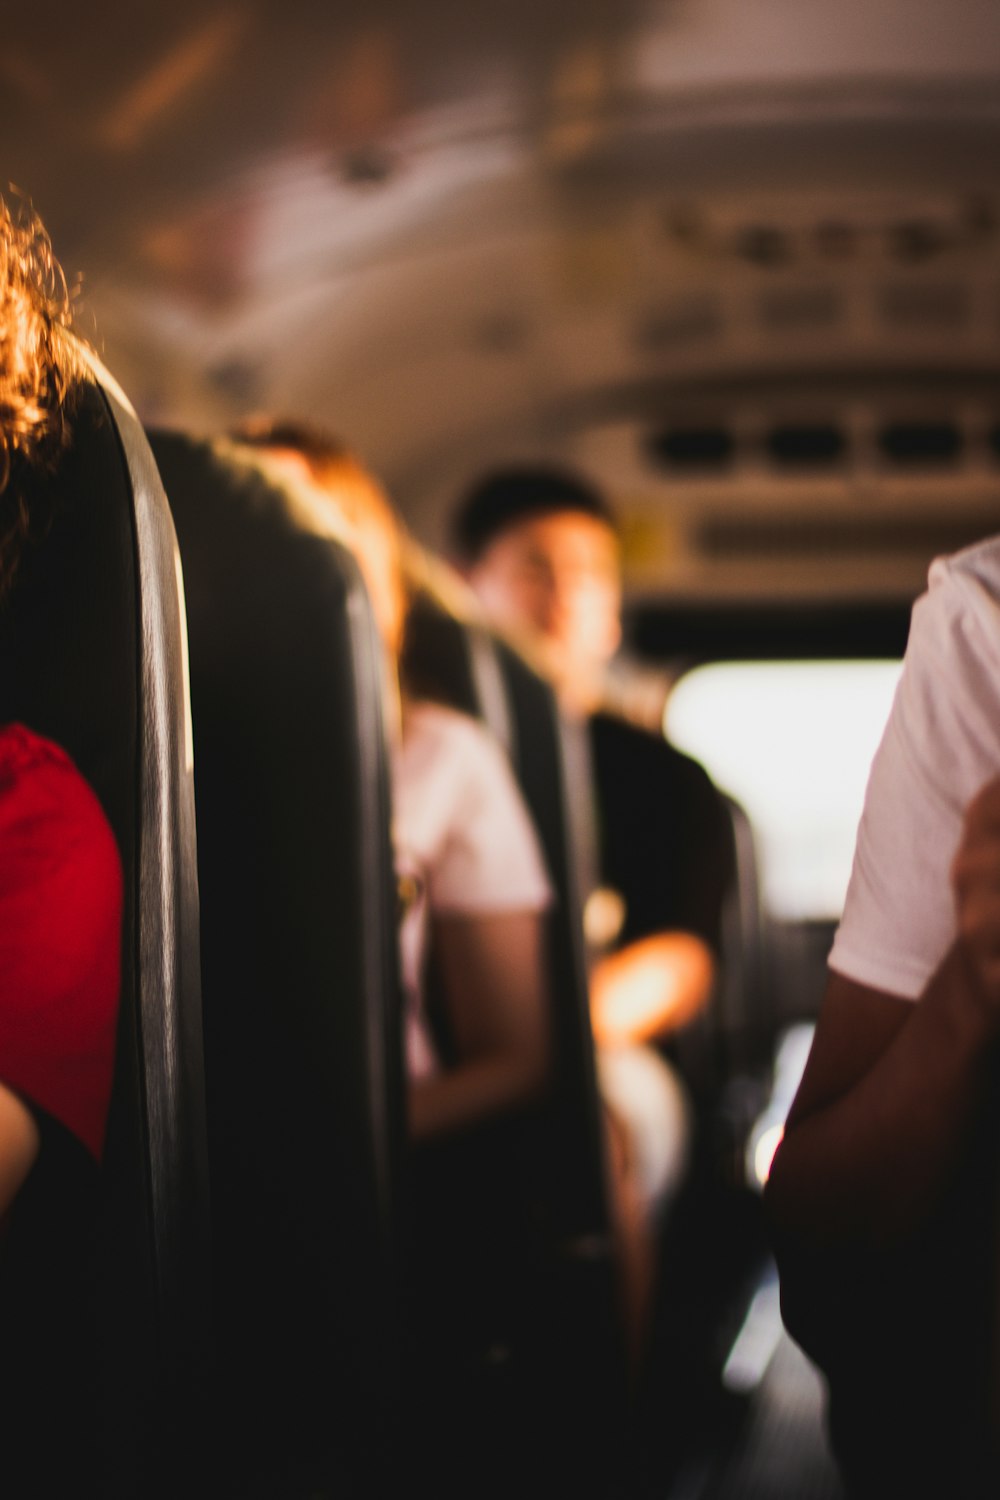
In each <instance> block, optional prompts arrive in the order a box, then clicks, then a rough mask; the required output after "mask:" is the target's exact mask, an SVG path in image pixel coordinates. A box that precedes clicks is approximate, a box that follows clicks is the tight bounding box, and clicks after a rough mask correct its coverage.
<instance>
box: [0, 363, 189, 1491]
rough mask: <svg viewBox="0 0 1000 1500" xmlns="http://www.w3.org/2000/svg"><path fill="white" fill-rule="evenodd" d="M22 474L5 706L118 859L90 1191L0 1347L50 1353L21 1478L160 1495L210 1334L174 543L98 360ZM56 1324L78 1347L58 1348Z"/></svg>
mask: <svg viewBox="0 0 1000 1500" xmlns="http://www.w3.org/2000/svg"><path fill="white" fill-rule="evenodd" d="M30 483H31V487H30V488H29V490H28V491H27V496H26V498H27V500H28V506H29V512H31V513H36V514H37V513H42V512H44V513H46V514H49V513H50V514H51V521H50V523H49V524H48V526H47V528H46V529H45V531H44V534H43V535H42V536H41V537H40V539H39V540H37V541H36V542H35V543H34V544H33V545H31V546H29V547H28V549H27V550H26V552H25V554H24V557H23V560H22V563H21V567H20V570H19V573H18V576H17V579H16V582H15V586H14V590H13V593H12V595H11V597H10V599H9V600H8V601H7V602H6V604H5V605H4V607H3V609H2V610H0V721H2V722H4V723H6V722H12V721H20V722H23V723H25V724H26V725H28V726H29V727H30V728H32V729H33V730H35V731H36V732H38V733H40V734H42V735H45V736H47V737H49V738H51V739H53V740H55V741H57V742H58V743H59V744H60V745H62V746H63V748H64V749H66V750H67V751H68V753H69V754H70V756H71V757H72V759H73V760H74V761H75V763H76V765H77V766H78V768H79V770H80V771H81V772H82V774H83V775H84V777H85V778H86V779H87V780H88V781H89V782H90V784H91V786H92V787H93V788H94V790H95V792H96V793H97V796H98V798H99V799H100V801H101V803H102V805H103V807H104V810H105V813H106V814H107V817H108V819H109V822H110V824H111V827H112V829H113V831H114V834H115V837H116V840H117V843H118V848H119V851H120V854H121V859H122V867H123V874H124V920H123V934H122V988H121V1004H120V1013H119V1024H118V1034H117V1053H116V1062H115V1072H114V1082H113V1092H112V1099H111V1107H110V1114H109V1120H108V1133H107V1142H106V1149H105V1158H104V1165H103V1169H102V1172H101V1174H100V1178H99V1182H98V1186H97V1188H96V1190H95V1191H96V1194H97V1203H96V1206H94V1211H93V1214H92V1216H91V1215H90V1214H89V1212H88V1214H87V1215H85V1216H84V1217H83V1219H82V1220H81V1227H80V1232H79V1236H75V1235H73V1234H71V1235H69V1236H68V1242H67V1243H66V1244H65V1245H64V1246H62V1247H61V1248H62V1250H63V1251H64V1252H65V1253H64V1254H63V1255H62V1257H61V1259H60V1262H59V1267H58V1271H57V1272H56V1271H54V1269H53V1266H52V1264H51V1263H50V1261H49V1258H48V1256H47V1254H46V1247H45V1246H39V1247H38V1256H37V1261H36V1267H37V1276H38V1281H39V1284H38V1285H37V1286H31V1285H27V1286H24V1287H23V1290H19V1292H18V1296H19V1298H21V1299H22V1300H23V1304H24V1305H26V1306H30V1305H31V1299H39V1300H40V1305H41V1306H43V1307H45V1306H46V1305H50V1306H52V1307H58V1308H60V1309H61V1311H60V1312H59V1314H58V1316H59V1317H63V1316H65V1319H66V1323H65V1328H63V1327H59V1326H56V1324H55V1319H56V1316H57V1315H56V1314H55V1313H53V1314H52V1316H51V1317H50V1318H49V1322H48V1324H47V1325H44V1326H48V1327H49V1330H50V1335H51V1338H52V1346H51V1347H49V1348H46V1349H44V1350H43V1351H42V1354H41V1355H39V1351H38V1349H37V1348H35V1347H33V1348H31V1349H29V1350H27V1351H19V1350H17V1349H16V1348H12V1347H11V1344H10V1340H9V1338H6V1339H5V1341H4V1348H3V1358H4V1365H5V1367H7V1368H11V1367H13V1368H15V1369H17V1368H18V1364H19V1361H20V1360H21V1358H22V1354H23V1358H24V1361H25V1365H24V1368H25V1369H26V1370H35V1369H37V1366H38V1361H39V1359H40V1358H41V1360H42V1364H43V1369H44V1371H45V1374H44V1377H43V1383H42V1384H41V1386H40V1387H39V1386H37V1385H35V1384H34V1383H33V1381H32V1379H31V1377H30V1376H28V1375H26V1376H25V1378H24V1381H23V1382H22V1386H23V1387H24V1386H26V1389H25V1396H26V1399H27V1401H28V1403H29V1405H30V1407H31V1408H32V1412H29V1413H28V1414H27V1416H26V1418H25V1422H26V1425H27V1428H28V1429H30V1427H31V1424H32V1420H33V1417H32V1413H34V1414H35V1415H37V1413H39V1412H41V1413H43V1414H44V1439H43V1447H42V1449H41V1450H40V1451H39V1452H38V1454H37V1470H32V1472H33V1473H34V1479H33V1486H37V1488H35V1487H33V1488H32V1490H31V1493H48V1491H47V1490H46V1489H45V1488H44V1486H45V1483H46V1481H45V1480H44V1479H42V1478H41V1477H40V1476H41V1474H42V1473H44V1472H46V1465H47V1463H48V1461H49V1458H50V1456H51V1455H52V1454H53V1453H57V1452H58V1450H59V1449H60V1446H62V1447H63V1449H64V1450H65V1453H64V1457H65V1461H66V1463H67V1464H68V1465H69V1466H70V1472H71V1474H72V1486H73V1489H74V1490H76V1491H77V1492H80V1493H88V1494H90V1493H96V1494H115V1495H117V1494H121V1495H135V1494H148V1495H157V1494H160V1493H163V1494H172V1493H175V1488H174V1486H175V1483H176V1481H177V1479H178V1476H179V1475H180V1474H185V1475H187V1476H188V1477H189V1480H190V1482H191V1486H192V1488H193V1487H194V1482H193V1470H192V1463H191V1453H192V1449H193V1447H194V1446H195V1445H196V1443H197V1435H198V1432H199V1425H198V1423H199V1415H200V1411H201V1403H202V1401H203V1398H204V1395H205V1387H206V1378H207V1373H208V1366H209V1359H210V1341H211V1318H210V1305H209V1304H210V1292H209V1287H210V1282H209V1266H210V1256H209V1225H208V1198H207V1174H206V1148H205V1131H204V1095H203V1077H202V1053H201V1011H200V993H199V984H200V980H199V964H198V905H197V872H196V849H195V828H194V802H193V779H192V766H191V760H190V743H191V741H190V719H189V704H188V699H187V686H186V660H185V645H184V626H183V599H182V594H181V585H180V572H179V568H178V565H177V551H176V543H175V538H174V532H173V526H172V523H171V519H170V513H169V510H168V508H167V505H166V501H165V498H164V496H163V491H162V488H161V486H160V482H159V477H158V475H157V472H156V468H155V465H154V464H153V461H152V457H151V455H150V452H149V448H148V445H147V444H146V440H145V438H144V436H143V433H142V430H141V428H140V427H139V424H138V422H137V420H136V417H135V414H134V413H133V412H132V410H131V408H130V407H129V406H128V403H127V402H126V401H125V398H124V397H123V396H121V393H120V392H119V391H118V390H117V388H116V387H115V386H114V385H113V382H111V381H110V378H109V377H107V376H106V375H104V373H103V372H100V371H98V370H97V368H96V365H95V366H94V374H93V378H87V379H85V380H84V381H82V382H81V384H80V387H79V390H78V391H77V393H76V396H75V399H74V409H73V414H72V418H71V440H70V443H69V445H68V446H67V447H66V449H65V450H64V451H63V453H62V454H61V456H60V458H59V461H58V465H57V467H56V469H55V471H54V472H50V473H45V474H41V475H37V476H35V477H34V478H33V479H32V480H31V482H30ZM18 1228H19V1230H21V1229H23V1228H24V1226H23V1225H21V1224H19V1225H18ZM28 1232H30V1226H28ZM56 1274H58V1276H59V1279H60V1285H59V1286H55V1285H54V1284H53V1278H54V1276H55V1275H56ZM37 1326H38V1330H39V1332H38V1338H39V1340H41V1341H44V1337H45V1335H44V1334H43V1333H42V1332H41V1331H40V1330H41V1328H42V1326H43V1324H42V1322H41V1321H39V1323H38V1325H37ZM71 1337H75V1338H77V1339H79V1340H81V1341H82V1344H83V1348H82V1350H81V1349H75V1350H74V1349H72V1348H70V1347H68V1341H69V1340H70V1338H71ZM65 1403H70V1404H71V1405H72V1406H73V1407H74V1412H73V1414H72V1415H71V1414H70V1413H68V1412H67V1411H66V1409H65ZM77 1409H78V1410H77ZM81 1412H82V1413H85V1415H80V1413H81ZM3 1417H4V1421H5V1423H7V1424H9V1426H6V1427H5V1432H4V1437H3V1441H2V1447H3V1455H4V1456H3V1460H2V1467H3V1473H4V1476H5V1482H9V1480H10V1468H9V1464H10V1452H11V1441H12V1439H13V1438H14V1436H15V1435H17V1434H19V1432H20V1423H19V1418H18V1415H17V1414H16V1412H14V1411H12V1410H11V1409H10V1408H9V1407H7V1408H5V1410H4V1413H3ZM71 1433H72V1434H73V1435H72V1437H71V1436H70V1434H71ZM74 1444H78V1445H79V1447H74ZM15 1492H16V1488H15V1489H12V1490H11V1493H15Z"/></svg>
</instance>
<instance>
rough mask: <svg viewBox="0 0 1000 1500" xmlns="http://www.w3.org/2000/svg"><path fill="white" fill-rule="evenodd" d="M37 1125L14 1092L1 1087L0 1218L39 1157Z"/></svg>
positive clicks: (1, 1085) (0, 1085)
mask: <svg viewBox="0 0 1000 1500" xmlns="http://www.w3.org/2000/svg"><path fill="white" fill-rule="evenodd" d="M38 1146H39V1138H38V1126H37V1125H36V1124H35V1119H34V1116H33V1115H32V1113H31V1111H30V1110H29V1109H28V1107H27V1105H26V1104H25V1103H24V1101H23V1100H22V1099H20V1098H19V1097H18V1095H17V1094H15V1093H14V1092H13V1090H11V1089H8V1088H6V1087H5V1086H4V1085H3V1084H0V1215H2V1214H4V1213H6V1211H7V1209H8V1208H9V1207H10V1205H11V1204H12V1203H13V1201H14V1199H15V1198H16V1197H17V1194H18V1192H19V1191H20V1188H21V1185H22V1183H23V1182H24V1179H25V1178H26V1177H27V1175H28V1173H29V1172H30V1171H31V1168H32V1167H33V1166H34V1163H35V1158H36V1156H37V1155H38Z"/></svg>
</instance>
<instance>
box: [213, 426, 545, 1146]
mask: <svg viewBox="0 0 1000 1500" xmlns="http://www.w3.org/2000/svg"><path fill="white" fill-rule="evenodd" d="M236 436H237V438H238V440H240V441H242V442H244V443H247V444H250V445H252V446H254V447H255V448H257V449H261V450H264V451H265V453H266V455H267V458H268V460H269V462H270V463H271V464H272V465H277V466H278V468H279V469H280V470H281V471H282V475H281V477H282V478H283V479H284V480H285V481H286V482H288V481H289V480H291V482H292V483H293V484H297V485H299V486H303V485H304V486H305V487H306V489H307V490H309V491H311V493H312V495H313V497H316V498H317V499H318V503H319V504H320V505H321V506H322V507H324V508H326V509H327V510H332V511H333V512H334V513H335V515H336V519H337V523H338V525H339V526H340V528H341V530H342V533H343V540H344V541H346V543H347V545H348V546H350V548H351V550H352V551H353V552H354V555H355V557H356V558H357V560H358V563H359V566H360V568H361V572H362V576H363V578H364V581H365V584H366V587H367V590H368V594H369V597H370V599H371V602H372V608H373V612H374V614H375V621H376V624H377V626H378V628H379V632H380V634H381V637H382V641H383V644H384V646H385V648H386V654H387V657H388V666H389V673H390V676H391V677H393V678H394V677H395V669H396V665H397V662H398V656H399V648H400V644H401V641H402V636H403V629H404V624H405V617H406V608H407V600H406V591H405V586H404V582H403V570H402V542H401V531H400V525H399V523H398V521H397V520H396V517H395V514H394V512H393V510H392V507H391V506H390V504H389V501H388V500H387V499H386V497H385V494H384V493H383V491H382V490H381V488H380V486H379V485H378V483H377V481H376V480H375V479H374V478H373V477H372V476H371V475H370V474H369V473H368V472H367V471H366V470H365V469H364V468H363V466H362V465H361V463H360V462H359V461H358V459H357V458H355V457H354V455H353V454H352V453H351V452H350V451H349V450H347V449H346V448H343V447H341V446H340V445H339V444H337V443H336V442H335V441H334V440H331V439H328V438H326V437H325V435H323V434H322V433H316V432H313V431H312V430H311V429H309V428H307V427H304V426H299V425H298V424H293V423H273V422H270V421H267V420H265V421H262V422H258V423H252V424H248V425H246V426H245V427H244V428H243V429H241V430H240V431H238V432H237V434H236ZM393 701H394V702H395V705H396V707H397V708H399V700H398V696H396V697H395V698H394V699H393ZM388 717H389V719H390V720H392V719H393V718H394V719H395V721H396V722H395V723H394V724H393V725H392V726H391V727H392V728H393V731H394V743H393V744H392V746H391V755H392V761H391V764H392V794H393V823H394V827H393V846H394V850H395V855H396V861H397V870H398V875H399V879H400V891H401V896H402V899H403V908H404V912H403V920H402V924H401V934H400V944H401V968H402V978H403V986H404V992H405V995H404V998H405V1006H406V1012H405V1025H406V1038H405V1039H406V1062H407V1077H408V1086H409V1098H408V1103H409V1109H408V1113H409V1128H410V1134H411V1136H412V1137H413V1138H414V1139H415V1140H423V1139H427V1138H429V1137H435V1136H440V1135H445V1134H448V1133H450V1132H453V1131H459V1130H463V1129H467V1128H469V1127H472V1126H474V1125H476V1124H478V1123H480V1122H481V1121H484V1120H486V1119H489V1118H491V1117H493V1116H495V1115H497V1114H500V1113H503V1112H505V1111H508V1110H512V1109H515V1108H517V1107H518V1106H520V1105H523V1104H526V1103H528V1102H529V1101H530V1100H531V1099H532V1098H534V1097H536V1096H537V1095H538V1094H539V1093H540V1092H541V1091H542V1090H543V1088H544V1086H545V1082H546V1079H547V1076H548V1051H549V1039H548V1024H547V1021H548V1015H547V1003H546V980H545V967H544V959H543V913H544V911H545V908H546V907H547V906H548V905H549V902H550V900H551V889H550V886H549V881H548V876H547V874H546V872H545V867H544V863H543V860H542V855H541V851H540V848H539V844H538V840H537V837H536V834H535V830H534V827H533V825H532V823H531V821H530V818H529V817H528V814H527V811H526V810H525V808H524V805H523V803H522V801H521V797H520V793H519V791H518V789H517V786H516V785H515V782H514V778H513V774H512V772H511V770H510V768H509V766H508V765H507V762H506V760H505V758H504V756H503V754H502V752H501V751H500V749H499V748H498V747H497V746H496V745H495V744H494V743H493V742H492V740H491V739H490V737H489V735H488V734H487V733H486V731H485V730H484V729H482V728H481V726H480V725H478V724H476V723H475V722H474V721H473V720H471V719H465V718H463V716H461V715H459V714H456V713H452V712H449V711H447V710H445V709H441V708H438V707H436V706H435V705H432V704H427V703H414V702H412V701H409V700H407V699H406V698H405V696H404V698H403V700H402V704H401V711H400V712H397V713H396V714H395V715H393V714H392V713H390V714H389V715H388ZM432 940H433V947H434V956H435V964H436V970H437V975H438V978H439V980H440V986H439V988H440V991H441V997H442V1001H443V1005H444V1008H445V1010H446V1016H445V1017H444V1020H445V1023H446V1026H447V1030H448V1032H449V1034H450V1037H451V1040H452V1043H453V1048H454V1054H455V1056H454V1059H453V1060H452V1061H451V1063H450V1065H449V1066H447V1067H444V1066H442V1064H441V1059H440V1057H439V1054H438V1049H437V1047H436V1045H435V1042H434V1037H433V1030H432V1026H431V1018H430V1017H429V1016H428V1013H427V996H426V968H427V957H428V949H429V946H430V943H431V941H432Z"/></svg>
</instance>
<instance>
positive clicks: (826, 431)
mask: <svg viewBox="0 0 1000 1500" xmlns="http://www.w3.org/2000/svg"><path fill="white" fill-rule="evenodd" d="M766 448H767V453H768V456H769V458H770V459H771V462H772V463H773V464H774V465H775V467H776V468H780V469H832V468H836V466H837V465H838V464H840V463H842V462H843V460H844V457H845V455H846V453H847V438H846V436H845V434H844V432H843V429H842V428H840V427H837V426H835V425H834V424H833V423H832V422H785V423H782V424H781V425H780V426H778V427H772V428H771V431H770V432H769V433H768V434H767V439H766Z"/></svg>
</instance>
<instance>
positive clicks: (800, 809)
mask: <svg viewBox="0 0 1000 1500" xmlns="http://www.w3.org/2000/svg"><path fill="white" fill-rule="evenodd" d="M900 671H901V665H900V663H898V662H886V661H856V662H855V661H844V662H733V663H719V664H716V665H713V666H707V667H699V668H697V669H695V670H694V671H692V672H690V673H688V674H687V675H686V676H684V677H683V678H682V679H681V681H680V682H679V683H678V684H677V686H676V687H675V688H674V690H673V692H672V693H671V695H670V699H669V701H668V703H667V709H666V713H665V716H664V724H665V728H666V731H667V734H668V736H669V737H670V739H671V740H672V741H673V743H674V744H675V745H677V746H678V748H679V749H682V750H686V751H687V752H688V754H689V755H693V756H694V757H695V759H697V760H700V761H701V762H702V764H703V765H704V767H705V769H706V770H707V771H708V772H709V774H710V775H711V776H712V778H713V779H714V780H715V781H716V782H717V783H718V785H719V786H720V787H722V788H723V789H724V790H725V791H727V792H729V793H730V794H731V795H732V796H733V797H735V798H736V799H737V801H738V802H740V803H742V805H743V807H744V808H745V809H746V811H747V813H748V814H749V816H750V819H751V821H752V823H753V825H754V829H755V832H756V835H757V843H758V857H759V860H760V865H761V874H762V878H763V884H764V899H765V901H766V903H767V905H768V908H769V910H770V911H771V912H772V913H773V914H774V915H775V916H777V917H781V918H788V919H798V918H810V917H818V918H825V917H836V916H839V914H840V911H841V908H842V906H843V902H844V893H845V891H846V889H847V881H848V877H849V875H850V871H851V858H852V855H853V852H854V839H855V834H856V832H857V826H858V819H859V818H860V816H861V808H862V804H863V801H864V793H865V786H866V784H867V780H868V771H869V768H870V766H871V761H872V757H873V755H874V754H875V750H876V749H877V747H878V743H879V740H880V738H881V736H882V730H883V728H884V726H885V721H886V718H887V717H888V714H889V708H890V706H891V704H892V697H893V693H894V692H895V688H896V683H897V682H898V680H899V674H900Z"/></svg>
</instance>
